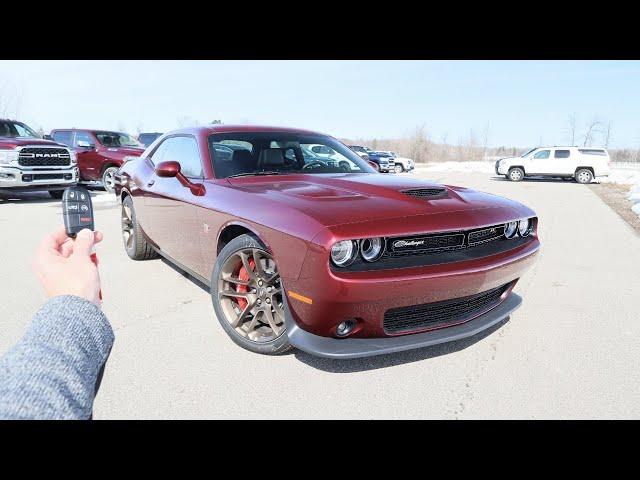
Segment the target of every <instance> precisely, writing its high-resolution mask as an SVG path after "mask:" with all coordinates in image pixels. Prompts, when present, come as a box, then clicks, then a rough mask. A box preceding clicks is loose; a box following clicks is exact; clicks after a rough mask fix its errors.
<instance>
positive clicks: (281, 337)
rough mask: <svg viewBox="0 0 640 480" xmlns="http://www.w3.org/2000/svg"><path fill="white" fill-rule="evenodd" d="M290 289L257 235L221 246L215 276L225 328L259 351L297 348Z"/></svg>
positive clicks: (216, 304)
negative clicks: (287, 296) (289, 324)
mask: <svg viewBox="0 0 640 480" xmlns="http://www.w3.org/2000/svg"><path fill="white" fill-rule="evenodd" d="M283 295H284V289H283V287H282V282H281V280H280V274H279V273H278V267H277V265H276V262H275V260H274V259H273V257H272V256H271V255H270V254H269V252H267V249H266V248H265V246H264V245H262V243H261V242H260V241H259V240H258V239H257V238H255V237H254V236H252V235H240V236H239V237H236V238H234V239H233V240H231V241H230V242H229V243H228V244H227V245H226V246H225V247H224V248H223V249H222V251H221V252H220V254H219V255H218V258H217V260H216V265H215V268H214V269H213V275H212V278H211V299H212V301H213V309H214V311H215V313H216V317H217V318H218V321H219V322H220V325H221V326H222V328H223V330H224V331H225V332H226V333H227V335H229V337H231V340H233V341H234V342H235V343H236V344H237V345H239V346H241V347H242V348H244V349H246V350H249V351H251V352H254V353H260V354H263V355H279V354H281V353H284V352H286V351H288V350H291V349H293V347H292V346H291V344H290V343H289V337H288V336H287V332H286V322H285V315H284V309H285V308H286V307H285V305H284V301H283Z"/></svg>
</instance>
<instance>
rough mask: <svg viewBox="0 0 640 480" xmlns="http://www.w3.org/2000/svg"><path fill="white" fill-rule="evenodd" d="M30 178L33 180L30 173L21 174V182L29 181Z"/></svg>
mask: <svg viewBox="0 0 640 480" xmlns="http://www.w3.org/2000/svg"><path fill="white" fill-rule="evenodd" d="M31 180H33V176H32V175H22V181H23V182H30V181H31Z"/></svg>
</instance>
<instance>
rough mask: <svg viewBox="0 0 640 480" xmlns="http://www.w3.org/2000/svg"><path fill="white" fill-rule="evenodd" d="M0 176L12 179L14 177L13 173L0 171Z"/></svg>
mask: <svg viewBox="0 0 640 480" xmlns="http://www.w3.org/2000/svg"><path fill="white" fill-rule="evenodd" d="M0 178H4V179H8V180H13V179H14V178H15V177H14V176H13V173H0Z"/></svg>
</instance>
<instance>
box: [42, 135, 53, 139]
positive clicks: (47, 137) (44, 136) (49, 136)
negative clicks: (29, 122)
mask: <svg viewBox="0 0 640 480" xmlns="http://www.w3.org/2000/svg"><path fill="white" fill-rule="evenodd" d="M42 138H44V139H45V140H53V137H52V136H51V135H47V134H44V135H43V136H42Z"/></svg>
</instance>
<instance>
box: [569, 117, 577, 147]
mask: <svg viewBox="0 0 640 480" xmlns="http://www.w3.org/2000/svg"><path fill="white" fill-rule="evenodd" d="M568 129H569V138H570V139H571V146H572V147H573V146H575V144H576V114H575V113H572V114H571V115H569V125H568Z"/></svg>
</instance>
